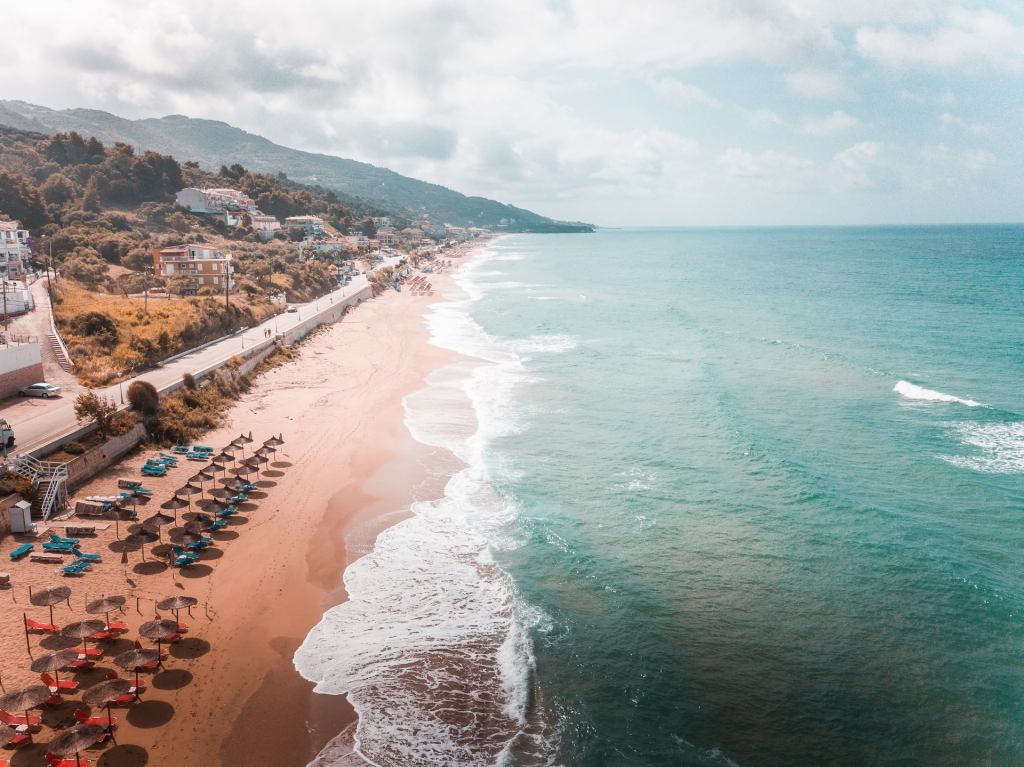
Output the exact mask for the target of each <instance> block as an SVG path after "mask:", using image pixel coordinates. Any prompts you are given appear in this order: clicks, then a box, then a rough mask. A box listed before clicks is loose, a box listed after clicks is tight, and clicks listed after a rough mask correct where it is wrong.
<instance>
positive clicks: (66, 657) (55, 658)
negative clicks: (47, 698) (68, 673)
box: [29, 650, 78, 695]
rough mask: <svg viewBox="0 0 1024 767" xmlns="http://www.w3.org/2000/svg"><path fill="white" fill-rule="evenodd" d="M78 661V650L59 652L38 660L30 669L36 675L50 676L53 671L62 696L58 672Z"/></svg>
mask: <svg viewBox="0 0 1024 767" xmlns="http://www.w3.org/2000/svg"><path fill="white" fill-rule="evenodd" d="M76 660H78V650H58V651H57V652H51V653H47V654H46V655H44V656H42V657H41V658H36V659H35V660H34V661H32V665H31V666H29V668H30V669H32V673H34V674H49V673H50V672H51V671H52V672H53V678H54V680H55V681H56V682H57V694H58V695H60V674H59V673H58V672H59V671H60V670H61V669H62V668H67V667H68V666H70V665H71V664H72V663H74V662H75V661H76Z"/></svg>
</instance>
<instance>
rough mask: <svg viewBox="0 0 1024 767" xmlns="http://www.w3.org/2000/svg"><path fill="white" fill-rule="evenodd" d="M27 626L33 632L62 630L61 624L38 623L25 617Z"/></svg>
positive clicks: (50, 632)
mask: <svg viewBox="0 0 1024 767" xmlns="http://www.w3.org/2000/svg"><path fill="white" fill-rule="evenodd" d="M25 628H27V629H28V630H29V632H31V633H33V634H57V633H59V632H60V626H58V625H56V624H55V623H37V622H36V621H34V620H32V619H31V618H25Z"/></svg>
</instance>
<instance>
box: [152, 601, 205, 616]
mask: <svg viewBox="0 0 1024 767" xmlns="http://www.w3.org/2000/svg"><path fill="white" fill-rule="evenodd" d="M197 604H199V600H198V599H196V598H195V597H181V596H175V597H167V599H164V600H161V601H160V602H157V603H156V607H157V609H158V610H174V620H178V610H184V609H185V608H188V610H189V615H191V614H192V605H197Z"/></svg>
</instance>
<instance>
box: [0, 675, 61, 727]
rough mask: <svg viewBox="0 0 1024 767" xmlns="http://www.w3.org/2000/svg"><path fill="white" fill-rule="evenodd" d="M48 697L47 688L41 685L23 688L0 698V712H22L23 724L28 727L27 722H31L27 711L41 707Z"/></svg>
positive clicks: (48, 691) (48, 689) (48, 690)
mask: <svg viewBox="0 0 1024 767" xmlns="http://www.w3.org/2000/svg"><path fill="white" fill-rule="evenodd" d="M49 697H50V688H49V687H47V686H45V685H41V684H35V685H32V686H31V687H25V688H23V689H21V690H17V691H15V692H9V693H7V694H6V695H3V696H0V711H24V712H25V724H26V727H28V722H30V721H31V719H29V716H28V710H29V709H30V708H38V707H39V706H41V705H43V703H45V702H46V699H47V698H49ZM29 729H31V728H29Z"/></svg>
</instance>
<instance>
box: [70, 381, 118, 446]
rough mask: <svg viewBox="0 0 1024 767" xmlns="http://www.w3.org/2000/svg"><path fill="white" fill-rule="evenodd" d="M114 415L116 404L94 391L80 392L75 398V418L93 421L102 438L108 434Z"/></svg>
mask: <svg viewBox="0 0 1024 767" xmlns="http://www.w3.org/2000/svg"><path fill="white" fill-rule="evenodd" d="M116 415H117V405H115V404H114V403H113V402H111V401H110V400H109V399H107V398H105V397H102V398H101V397H100V396H99V395H98V394H96V392H94V391H85V392H82V393H81V394H79V395H78V396H77V397H76V398H75V418H77V419H78V422H79V423H82V422H83V421H85V422H92V423H94V424H95V425H96V429H97V431H98V432H99V436H100V437H101V438H103V439H105V438H106V437H108V436H109V435H110V433H111V431H112V427H113V426H114V416H116Z"/></svg>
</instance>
